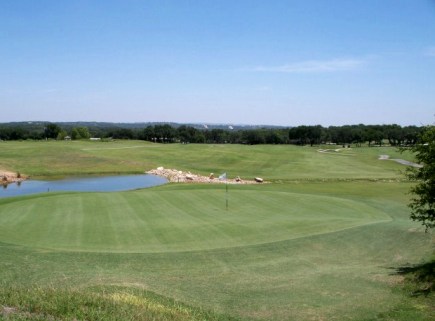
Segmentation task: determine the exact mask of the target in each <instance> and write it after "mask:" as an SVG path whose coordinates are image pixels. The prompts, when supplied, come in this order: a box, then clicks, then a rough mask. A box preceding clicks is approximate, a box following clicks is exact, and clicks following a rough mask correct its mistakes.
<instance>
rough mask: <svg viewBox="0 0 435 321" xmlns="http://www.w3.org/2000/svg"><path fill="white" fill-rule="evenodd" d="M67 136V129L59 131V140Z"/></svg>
mask: <svg viewBox="0 0 435 321" xmlns="http://www.w3.org/2000/svg"><path fill="white" fill-rule="evenodd" d="M66 136H68V133H67V132H66V130H61V131H60V132H59V134H58V135H57V137H56V139H57V140H64V139H65V137H66Z"/></svg>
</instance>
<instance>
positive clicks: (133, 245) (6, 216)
mask: <svg viewBox="0 0 435 321" xmlns="http://www.w3.org/2000/svg"><path fill="white" fill-rule="evenodd" d="M168 187H169V188H168V189H165V187H163V188H159V189H158V190H142V191H133V192H122V193H73V194H62V195H58V196H48V197H46V196H40V197H35V198H32V199H30V200H27V199H24V200H23V201H22V202H13V203H10V202H9V203H8V202H5V204H4V205H1V204H2V203H1V202H0V231H1V234H0V241H3V242H6V243H16V244H20V245H27V246H36V247H43V248H51V249H65V250H77V251H108V252H112V251H113V252H168V251H192V250H204V249H216V248H227V247H237V246H246V245H253V244H262V243H268V242H276V241H282V240H287V239H293V238H298V237H304V236H308V235H313V234H322V233H329V232H334V231H337V230H342V229H346V228H351V227H355V226H360V225H365V224H371V223H376V222H382V221H387V220H390V217H389V216H388V215H386V214H385V213H383V212H382V211H380V210H378V209H375V208H372V207H370V206H367V205H365V204H363V203H360V202H356V201H353V200H348V199H341V198H336V197H329V196H316V195H309V194H299V193H288V192H278V191H266V190H262V189H261V188H259V189H249V188H248V189H243V188H239V189H235V190H231V191H230V192H229V194H230V196H229V209H228V210H226V209H225V192H224V190H223V186H219V188H218V187H216V188H214V189H211V188H209V189H198V188H197V187H195V186H192V188H191V189H186V188H185V187H180V188H179V189H177V188H174V187H172V186H168ZM30 209H31V211H32V214H31V215H30V214H29V213H30ZM15 216H16V217H17V218H18V221H19V222H20V223H19V224H17V223H16V222H14V221H12V220H11V217H15Z"/></svg>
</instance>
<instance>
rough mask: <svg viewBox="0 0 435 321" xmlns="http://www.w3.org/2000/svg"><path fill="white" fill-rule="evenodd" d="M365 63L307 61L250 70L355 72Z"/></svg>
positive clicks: (359, 61) (339, 60) (357, 60)
mask: <svg viewBox="0 0 435 321" xmlns="http://www.w3.org/2000/svg"><path fill="white" fill-rule="evenodd" d="M365 63H366V61H365V60H362V59H332V60H307V61H300V62H294V63H290V64H285V65H281V66H257V67H254V68H252V69H251V70H252V71H259V72H282V73H322V72H336V71H351V70H356V69H358V68H360V67H361V66H362V65H364V64H365Z"/></svg>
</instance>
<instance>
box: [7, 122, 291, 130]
mask: <svg viewBox="0 0 435 321" xmlns="http://www.w3.org/2000/svg"><path fill="white" fill-rule="evenodd" d="M50 123H53V124H57V125H59V126H61V127H62V128H66V129H67V128H72V127H80V126H84V127H90V128H126V129H140V128H145V127H147V126H155V125H170V126H172V127H175V128H177V127H180V126H191V127H193V128H196V129H210V130H211V129H230V130H232V129H233V130H243V129H246V130H248V129H258V128H289V127H291V126H275V125H247V124H231V123H227V124H226V123H222V124H213V123H175V122H131V123H127V122H120V123H113V122H97V121H75V122H50V121H21V122H4V123H0V125H1V126H3V127H9V126H11V127H16V126H20V127H40V126H45V125H46V124H50Z"/></svg>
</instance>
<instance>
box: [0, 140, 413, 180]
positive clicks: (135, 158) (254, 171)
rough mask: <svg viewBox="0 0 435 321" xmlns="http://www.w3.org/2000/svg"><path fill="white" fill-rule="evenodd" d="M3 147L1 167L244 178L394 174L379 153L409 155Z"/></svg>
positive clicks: (52, 172) (86, 145)
mask: <svg viewBox="0 0 435 321" xmlns="http://www.w3.org/2000/svg"><path fill="white" fill-rule="evenodd" d="M1 148H2V157H1V158H0V168H3V169H10V170H14V171H20V172H21V173H24V174H28V175H32V176H59V175H77V174H89V173H97V174H98V173H100V174H104V173H143V172H144V171H146V170H149V169H152V168H156V167H158V166H164V167H167V168H177V169H180V170H190V171H192V172H198V173H202V174H206V175H208V174H209V173H210V172H214V173H222V172H227V173H228V174H229V175H230V176H238V175H239V176H241V177H242V178H252V177H253V176H262V177H264V178H267V179H275V180H294V179H323V178H328V179H338V178H353V179H356V178H362V179H366V178H371V179H376V178H395V177H397V171H398V170H399V169H402V168H403V166H402V165H399V164H397V163H395V162H392V161H378V160H377V159H378V157H379V155H380V154H389V155H391V156H392V157H400V158H404V157H405V158H410V155H400V154H398V153H397V151H396V150H395V149H394V148H353V149H351V150H342V151H341V152H337V153H335V152H334V153H319V152H318V151H317V148H311V147H297V146H284V145H277V146H265V145H259V146H245V145H195V144H191V145H182V144H166V145H162V144H152V143H147V142H142V141H127V142H123V141H119V142H118V141H117V142H104V143H103V142H75V141H72V142H56V141H52V142H3V143H1ZM54 151H55V152H54Z"/></svg>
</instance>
